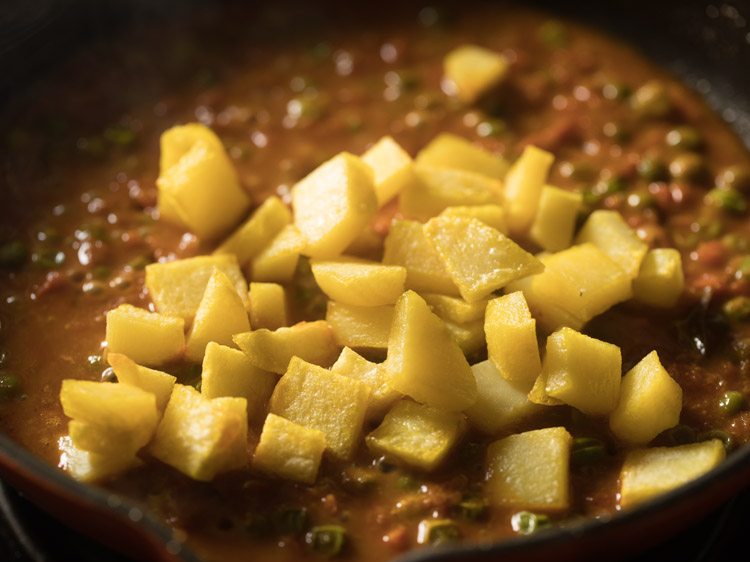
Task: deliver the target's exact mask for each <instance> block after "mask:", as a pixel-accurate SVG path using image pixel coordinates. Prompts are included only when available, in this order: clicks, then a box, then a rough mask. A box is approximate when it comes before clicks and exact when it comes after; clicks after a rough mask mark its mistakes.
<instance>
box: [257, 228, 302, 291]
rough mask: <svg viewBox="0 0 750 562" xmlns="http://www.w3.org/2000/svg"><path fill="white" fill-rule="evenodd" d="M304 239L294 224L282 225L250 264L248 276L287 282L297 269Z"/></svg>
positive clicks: (262, 280)
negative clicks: (279, 230) (276, 234)
mask: <svg viewBox="0 0 750 562" xmlns="http://www.w3.org/2000/svg"><path fill="white" fill-rule="evenodd" d="M305 244H306V242H305V239H304V238H303V237H302V234H300V231H299V230H298V229H297V227H296V226H294V225H293V224H290V225H288V226H286V227H284V228H283V229H282V230H281V232H279V234H278V236H276V238H274V239H273V240H272V241H271V243H270V244H269V245H268V246H267V247H266V248H265V249H264V250H263V251H262V252H260V254H258V256H257V257H256V258H255V259H254V260H252V262H251V265H250V278H251V279H252V280H253V281H260V282H265V283H289V282H290V281H291V280H292V277H294V271H295V270H296V269H297V262H298V261H299V256H300V254H301V253H302V251H303V250H304V249H305Z"/></svg>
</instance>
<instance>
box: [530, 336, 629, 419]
mask: <svg viewBox="0 0 750 562" xmlns="http://www.w3.org/2000/svg"><path fill="white" fill-rule="evenodd" d="M621 376H622V356H621V354H620V348H619V347H617V346H616V345H613V344H611V343H607V342H604V341H601V340H597V339H594V338H592V337H589V336H586V335H584V334H581V333H579V332H576V331H575V330H572V329H570V328H561V329H560V330H558V331H557V332H555V333H554V334H552V335H551V336H549V337H548V338H547V348H546V353H545V355H544V363H543V364H542V373H541V375H540V377H541V378H542V380H543V381H544V382H545V385H544V391H545V392H546V393H547V395H548V396H551V397H552V398H555V399H557V400H560V401H561V402H564V403H565V404H568V405H570V406H573V407H574V408H576V409H578V410H580V411H581V412H583V413H584V414H587V415H589V416H603V415H606V414H609V413H610V412H611V411H612V410H614V409H615V407H616V406H617V400H618V398H619V396H620V378H621Z"/></svg>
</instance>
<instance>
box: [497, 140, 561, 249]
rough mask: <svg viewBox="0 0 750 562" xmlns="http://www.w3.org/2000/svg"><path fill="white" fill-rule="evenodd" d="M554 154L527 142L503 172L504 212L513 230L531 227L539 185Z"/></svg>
mask: <svg viewBox="0 0 750 562" xmlns="http://www.w3.org/2000/svg"><path fill="white" fill-rule="evenodd" d="M554 160H555V157H554V156H552V154H550V153H549V152H546V151H544V150H541V149H539V148H537V147H535V146H532V145H529V146H527V147H526V148H525V149H524V151H523V154H521V157H520V158H519V159H518V160H516V161H515V162H514V163H513V166H511V168H510V170H509V171H508V175H507V176H505V207H504V208H505V216H506V219H507V221H508V227H509V228H510V231H511V233H513V234H524V233H526V231H528V230H529V228H531V223H532V222H533V221H534V216H535V215H536V212H537V208H538V207H539V198H540V197H541V194H542V188H543V187H544V183H545V182H546V181H547V174H548V173H549V169H550V166H552V162H554Z"/></svg>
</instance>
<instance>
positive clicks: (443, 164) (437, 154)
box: [415, 133, 510, 180]
mask: <svg viewBox="0 0 750 562" xmlns="http://www.w3.org/2000/svg"><path fill="white" fill-rule="evenodd" d="M415 162H416V163H417V164H419V165H422V166H432V167H436V168H455V169H457V170H464V171H466V172H474V173H477V174H482V175H484V176H488V177H490V178H495V179H498V180H499V179H503V178H504V177H505V174H506V173H507V172H508V168H509V167H510V164H508V162H507V161H506V160H505V159H503V158H500V157H499V156H495V155H494V154H492V153H490V152H487V151H486V150H485V149H483V148H481V147H479V146H477V145H475V144H474V143H472V142H471V141H469V140H467V139H465V138H463V137H459V136H457V135H454V134H452V133H441V134H439V135H438V136H436V137H435V138H434V139H432V140H431V141H430V142H429V144H428V145H427V146H425V147H424V148H423V149H422V150H420V151H419V153H418V154H417V158H416V160H415Z"/></svg>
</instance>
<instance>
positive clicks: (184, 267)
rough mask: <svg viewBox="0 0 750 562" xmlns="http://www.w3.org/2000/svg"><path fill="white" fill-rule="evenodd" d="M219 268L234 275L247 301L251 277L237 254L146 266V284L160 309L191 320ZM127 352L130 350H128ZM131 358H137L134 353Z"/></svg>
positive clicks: (244, 299)
mask: <svg viewBox="0 0 750 562" xmlns="http://www.w3.org/2000/svg"><path fill="white" fill-rule="evenodd" d="M214 269H218V270H219V271H221V272H222V273H224V274H226V276H227V277H229V279H231V281H232V284H233V285H234V287H235V289H237V294H238V295H240V298H241V299H242V302H243V303H244V304H245V305H247V281H245V277H244V276H243V275H242V271H240V267H239V265H238V264H237V258H236V257H235V256H234V255H231V254H226V255H219V256H197V257H194V258H186V259H183V260H175V261H170V262H164V263H152V264H149V265H147V266H146V288H147V289H148V293H149V295H150V296H151V300H152V301H154V305H156V310H157V311H159V312H160V313H161V314H166V315H167V316H178V317H180V318H184V319H185V320H186V321H187V322H190V321H191V320H192V319H193V317H195V313H196V312H197V311H198V306H199V305H200V303H201V299H202V298H203V293H205V292H206V286H207V285H208V280H209V279H210V278H211V275H212V274H213V272H214ZM126 355H127V353H126ZM131 359H135V358H134V357H132V356H131Z"/></svg>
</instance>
